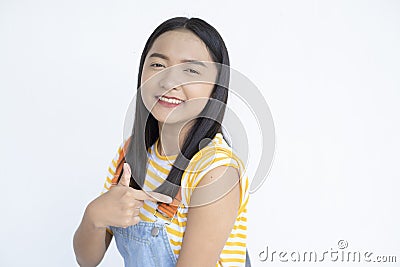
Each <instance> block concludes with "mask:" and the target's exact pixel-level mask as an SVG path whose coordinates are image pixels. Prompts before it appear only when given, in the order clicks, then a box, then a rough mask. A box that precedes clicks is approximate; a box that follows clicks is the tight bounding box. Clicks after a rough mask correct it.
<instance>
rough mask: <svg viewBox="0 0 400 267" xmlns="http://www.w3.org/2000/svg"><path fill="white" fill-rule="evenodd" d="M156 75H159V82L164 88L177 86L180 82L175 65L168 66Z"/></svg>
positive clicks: (168, 88)
mask: <svg viewBox="0 0 400 267" xmlns="http://www.w3.org/2000/svg"><path fill="white" fill-rule="evenodd" d="M157 75H160V79H159V84H160V86H161V87H162V88H164V89H165V90H170V89H174V88H177V87H179V86H180V85H181V84H182V82H181V80H182V77H180V73H179V71H178V69H177V68H176V67H175V68H174V67H169V68H167V69H165V70H164V71H162V72H160V73H159V74H157Z"/></svg>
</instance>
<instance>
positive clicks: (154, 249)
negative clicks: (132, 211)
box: [110, 219, 177, 267]
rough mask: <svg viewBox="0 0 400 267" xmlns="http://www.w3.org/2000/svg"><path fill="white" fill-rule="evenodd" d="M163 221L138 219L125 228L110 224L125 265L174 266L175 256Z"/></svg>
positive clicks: (146, 266) (135, 266)
mask: <svg viewBox="0 0 400 267" xmlns="http://www.w3.org/2000/svg"><path fill="white" fill-rule="evenodd" d="M165 224H166V223H165V222H163V221H162V219H158V220H157V221H155V222H146V221H140V222H139V223H137V224H135V225H131V226H129V227H127V228H122V227H114V226H110V228H111V230H112V231H113V233H114V237H115V242H116V244H117V248H118V251H119V252H120V253H121V256H122V257H123V258H124V263H125V267H174V266H175V265H176V260H177V259H176V256H175V254H174V252H173V251H172V248H171V245H170V243H169V238H168V234H167V231H166V229H165Z"/></svg>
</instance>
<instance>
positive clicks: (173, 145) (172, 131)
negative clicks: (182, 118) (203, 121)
mask: <svg viewBox="0 0 400 267" xmlns="http://www.w3.org/2000/svg"><path fill="white" fill-rule="evenodd" d="M191 122H194V121H191ZM192 126H193V123H186V124H185V125H184V126H183V125H177V124H162V123H160V122H159V123H158V129H159V133H160V140H159V142H158V146H159V147H156V149H157V150H158V152H159V154H160V155H162V156H175V155H178V154H179V152H180V149H181V148H182V146H183V142H184V141H185V138H186V135H187V133H188V132H189V130H190V128H191V127H192Z"/></svg>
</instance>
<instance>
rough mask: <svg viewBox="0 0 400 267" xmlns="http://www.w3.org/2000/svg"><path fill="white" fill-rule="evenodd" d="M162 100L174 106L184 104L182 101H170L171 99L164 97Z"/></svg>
mask: <svg viewBox="0 0 400 267" xmlns="http://www.w3.org/2000/svg"><path fill="white" fill-rule="evenodd" d="M160 100H162V101H165V102H168V103H172V104H180V103H182V102H183V101H182V100H178V99H170V98H166V97H163V96H161V97H160Z"/></svg>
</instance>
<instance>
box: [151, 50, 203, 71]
mask: <svg viewBox="0 0 400 267" xmlns="http://www.w3.org/2000/svg"><path fill="white" fill-rule="evenodd" d="M150 57H159V58H162V59H165V60H169V58H168V57H167V56H166V55H164V54H161V53H152V54H151V55H150V56H149V58H150ZM181 62H182V63H185V62H189V63H193V64H197V65H200V66H203V67H205V68H207V66H206V64H204V63H203V62H201V61H198V60H196V59H182V60H181Z"/></svg>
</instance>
